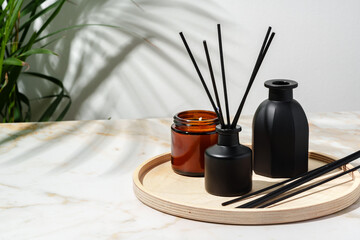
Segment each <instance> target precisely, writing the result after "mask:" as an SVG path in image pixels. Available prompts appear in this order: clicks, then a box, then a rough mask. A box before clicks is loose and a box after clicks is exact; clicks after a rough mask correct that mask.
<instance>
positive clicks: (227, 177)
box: [205, 125, 252, 196]
mask: <svg viewBox="0 0 360 240" xmlns="http://www.w3.org/2000/svg"><path fill="white" fill-rule="evenodd" d="M240 131H241V127H240V126H236V128H235V129H221V127H220V125H218V126H217V127H216V132H217V133H218V143H217V144H216V145H214V146H212V147H209V148H208V149H206V151H205V189H206V191H207V192H208V193H210V194H213V195H217V196H238V195H241V194H244V193H247V192H249V191H250V190H251V187H252V152H251V149H250V148H248V147H246V146H244V145H241V144H240V143H239V132H240Z"/></svg>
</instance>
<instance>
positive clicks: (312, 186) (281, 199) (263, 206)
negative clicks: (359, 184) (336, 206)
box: [258, 165, 360, 208]
mask: <svg viewBox="0 0 360 240" xmlns="http://www.w3.org/2000/svg"><path fill="white" fill-rule="evenodd" d="M359 168H360V165H359V166H357V167H354V168H351V169H348V170H347V171H344V172H341V173H339V174H336V175H334V176H332V177H329V178H327V179H324V180H322V181H320V182H317V183H315V184H313V185H310V186H308V187H305V188H302V189H300V190H299V191H295V192H292V193H290V194H288V195H285V196H283V197H281V198H278V199H276V200H274V201H271V202H269V203H265V204H263V205H261V206H259V207H258V208H265V207H268V206H271V205H273V204H276V203H278V202H281V201H283V200H285V199H288V198H290V197H293V196H295V195H298V194H300V193H303V192H305V191H307V190H310V189H312V188H315V187H317V186H320V185H322V184H324V183H327V182H330V181H332V180H334V179H336V178H339V177H341V176H343V175H345V174H348V173H350V172H353V171H355V170H357V169H359Z"/></svg>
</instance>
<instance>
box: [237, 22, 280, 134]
mask: <svg viewBox="0 0 360 240" xmlns="http://www.w3.org/2000/svg"><path fill="white" fill-rule="evenodd" d="M270 32H271V27H269V28H268V30H267V33H266V35H265V38H264V41H263V44H262V47H261V50H260V53H259V55H258V58H257V60H256V63H255V66H254V69H253V71H252V74H251V77H250V80H249V83H248V86H247V88H246V91H245V94H244V96H243V98H242V100H241V103H240V105H239V108H238V110H237V111H236V114H235V117H234V119H233V122H232V124H231V128H235V127H236V124H237V122H238V120H239V117H240V114H241V111H242V109H243V107H244V104H245V101H246V98H247V96H248V94H249V91H250V88H251V86H252V84H253V82H254V80H255V78H256V75H257V73H258V71H259V69H260V66H261V64H262V62H263V60H264V58H265V55H266V53H267V51H268V49H269V47H270V44H271V42H272V40H273V38H274V36H275V33H274V32H273V33H272V34H271V36H270V39H269V33H270Z"/></svg>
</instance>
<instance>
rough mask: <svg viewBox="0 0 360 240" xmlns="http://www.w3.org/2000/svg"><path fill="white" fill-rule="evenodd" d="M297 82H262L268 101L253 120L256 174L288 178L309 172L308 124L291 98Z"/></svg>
mask: <svg viewBox="0 0 360 240" xmlns="http://www.w3.org/2000/svg"><path fill="white" fill-rule="evenodd" d="M297 86H298V83H297V82H295V81H292V80H285V79H274V80H268V81H266V82H265V87H267V88H269V99H267V100H265V101H263V102H262V103H261V104H260V106H259V107H258V108H257V110H256V112H255V115H254V119H253V154H254V159H253V161H254V171H255V173H257V174H259V175H263V176H267V177H273V178H290V177H295V176H298V175H300V174H302V173H304V172H307V171H308V146H309V125H308V121H307V118H306V115H305V112H304V110H303V109H302V107H301V106H300V104H299V103H298V102H297V101H296V100H294V99H293V89H294V88H296V87H297Z"/></svg>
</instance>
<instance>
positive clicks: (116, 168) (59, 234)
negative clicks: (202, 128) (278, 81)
mask: <svg viewBox="0 0 360 240" xmlns="http://www.w3.org/2000/svg"><path fill="white" fill-rule="evenodd" d="M308 118H309V121H310V131H311V132H310V149H312V150H316V151H319V152H322V153H326V154H329V155H333V156H336V157H343V156H345V155H348V154H350V153H352V152H353V151H356V150H359V149H360V112H343V113H321V114H320V113H318V114H308ZM170 124H171V119H144V120H109V121H74V122H58V123H21V124H0V222H1V224H0V239H1V240H2V239H128V240H129V239H182V240H183V239H197V240H199V239H286V240H288V239H292V240H296V239H357V238H358V236H359V234H360V227H359V225H360V208H359V207H360V200H358V201H357V202H356V203H355V204H353V205H352V206H350V207H348V208H346V209H344V210H342V211H340V212H338V213H335V214H332V215H329V216H326V217H322V218H318V219H314V220H310V221H304V222H299V223H289V224H280V225H266V226H232V225H222V224H212V223H204V222H197V221H192V220H187V219H182V218H178V217H174V216H171V215H167V214H164V213H161V212H158V211H156V210H154V209H152V208H149V207H147V206H145V205H144V204H142V203H141V202H140V201H139V200H137V198H136V197H135V195H134V193H133V189H132V173H133V171H134V170H135V168H136V167H137V166H138V165H139V164H140V163H142V162H143V161H145V160H147V159H149V158H151V157H153V156H155V155H158V154H161V153H165V152H170ZM239 124H240V125H242V127H243V132H242V133H241V134H240V139H241V141H242V142H243V143H249V142H250V137H251V128H250V127H251V117H244V118H242V119H240V122H239ZM356 163H357V164H360V160H357V162H356Z"/></svg>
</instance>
